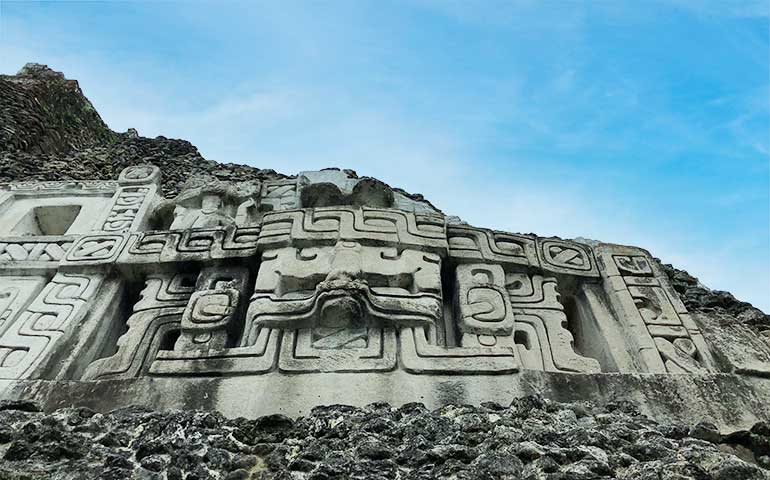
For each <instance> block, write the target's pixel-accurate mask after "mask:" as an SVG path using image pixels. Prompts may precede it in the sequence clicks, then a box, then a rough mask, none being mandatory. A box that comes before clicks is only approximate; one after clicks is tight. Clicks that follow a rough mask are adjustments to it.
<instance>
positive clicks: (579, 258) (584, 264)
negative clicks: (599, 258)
mask: <svg viewBox="0 0 770 480" xmlns="http://www.w3.org/2000/svg"><path fill="white" fill-rule="evenodd" d="M537 255H538V257H539V259H540V265H541V266H542V268H543V270H545V271H548V272H554V273H566V274H570V275H580V276H589V277H598V276H599V272H598V270H597V268H596V262H595V260H594V258H593V253H592V252H591V247H589V246H587V245H582V244H580V243H576V242H568V241H565V240H555V239H547V238H538V239H537Z"/></svg>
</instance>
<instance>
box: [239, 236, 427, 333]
mask: <svg viewBox="0 0 770 480" xmlns="http://www.w3.org/2000/svg"><path fill="white" fill-rule="evenodd" d="M440 316H441V275H440V259H439V257H438V256H437V255H435V254H431V253H425V252H421V251H418V250H409V249H407V250H402V251H400V252H399V251H398V250H397V249H396V248H393V247H372V246H362V245H360V244H359V243H357V242H352V241H339V242H337V244H336V245H335V246H333V247H332V246H327V247H310V248H294V247H287V248H281V249H276V250H268V251H266V252H265V253H264V254H263V257H262V264H261V266H260V270H259V274H258V276H257V282H256V286H255V289H254V295H253V297H252V299H251V305H250V308H249V312H248V314H247V323H248V324H249V325H252V328H256V327H274V328H283V329H296V328H312V327H333V328H361V327H368V328H382V327H396V326H430V325H435V323H436V322H437V320H438V319H439V318H440Z"/></svg>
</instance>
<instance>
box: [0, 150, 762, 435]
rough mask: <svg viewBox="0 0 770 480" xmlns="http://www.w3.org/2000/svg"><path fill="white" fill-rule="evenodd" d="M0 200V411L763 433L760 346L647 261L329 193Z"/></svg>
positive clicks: (278, 187) (292, 182)
mask: <svg viewBox="0 0 770 480" xmlns="http://www.w3.org/2000/svg"><path fill="white" fill-rule="evenodd" d="M161 182H162V171H161V169H160V168H158V166H156V165H152V164H148V163H146V164H136V165H132V166H129V167H127V168H125V169H124V170H123V171H122V172H121V173H120V174H119V176H118V178H116V179H114V180H63V181H17V182H10V183H6V184H2V185H0V397H1V398H5V399H31V400H35V401H38V402H40V403H41V404H42V405H44V406H45V407H46V408H56V407H61V406H68V405H73V404H75V405H83V406H88V407H91V408H94V409H96V410H100V411H106V410H110V409H113V408H117V407H121V406H126V405H131V404H137V403H139V404H145V405H152V406H153V407H155V408H178V409H214V410H218V411H220V412H222V413H224V414H225V415H227V416H239V415H241V416H246V417H256V416H259V415H264V414H270V413H285V414H289V415H298V414H302V413H306V412H308V411H309V410H310V409H311V408H312V407H314V406H316V405H320V404H333V403H345V404H352V405H361V406H363V405H366V404H369V403H372V402H376V401H387V402H390V403H392V404H395V405H398V404H403V403H407V402H411V401H420V402H423V403H425V404H427V405H429V406H434V407H437V406H440V405H444V404H448V403H469V404H479V403H482V402H485V401H499V402H502V403H505V402H509V401H510V399H511V398H515V397H520V396H523V395H527V394H532V393H537V394H541V395H544V396H546V397H549V398H552V399H554V400H559V401H569V400H581V399H586V400H592V401H610V400H616V399H630V400H633V401H634V402H635V403H637V404H639V405H641V406H642V408H643V410H644V411H645V412H646V413H647V414H649V415H651V416H653V417H661V418H666V417H668V416H676V417H677V418H679V419H692V420H693V421H696V420H700V419H702V418H708V419H710V421H712V422H714V423H715V424H716V425H718V426H720V427H722V428H725V429H733V430H734V429H737V428H743V427H747V426H751V425H752V424H754V423H755V422H757V421H760V420H768V419H770V407H768V405H770V343H768V342H767V340H766V337H765V338H764V339H763V338H762V337H761V336H757V335H755V334H753V333H752V332H751V331H750V330H749V329H748V328H746V327H744V326H743V325H732V326H730V325H728V326H724V325H719V324H718V321H716V320H715V317H713V316H711V317H709V316H706V315H702V314H698V313H694V312H688V309H687V308H686V307H685V305H684V304H683V303H682V301H681V299H680V296H679V295H678V293H677V292H676V291H675V290H674V289H673V288H672V285H671V282H670V279H669V276H668V275H667V274H666V273H665V272H664V271H663V270H662V268H661V265H660V264H659V262H658V261H657V260H656V259H654V258H653V257H652V256H651V255H650V253H649V252H647V251H645V250H643V249H640V248H636V247H629V246H622V245H614V244H605V243H599V242H589V241H580V242H578V241H568V240H562V239H559V238H542V237H537V236H534V235H521V234H514V233H508V232H501V231H494V230H489V229H485V228H478V227H473V226H470V225H467V224H465V223H463V222H461V221H459V219H456V218H453V217H448V216H445V215H443V214H442V213H441V212H440V211H439V210H437V209H436V208H434V207H433V206H432V205H431V204H430V203H428V202H427V201H424V200H422V199H421V198H419V197H415V196H410V195H407V194H405V193H404V192H402V191H399V190H394V189H392V188H390V187H389V186H387V185H386V184H384V183H382V182H380V181H378V180H375V179H371V178H359V177H357V176H355V175H352V174H351V173H349V172H346V171H340V170H323V171H316V172H303V173H300V174H299V175H296V176H294V177H286V178H279V179H272V180H263V181H260V180H249V181H238V180H237V179H235V180H233V181H224V180H221V179H219V178H217V177H215V176H211V175H194V176H191V177H190V178H188V179H187V181H186V182H185V183H184V185H183V186H182V188H181V189H180V191H179V192H178V194H177V195H176V196H175V197H173V198H164V197H163V196H162V194H161V191H162V190H161V186H162V184H161Z"/></svg>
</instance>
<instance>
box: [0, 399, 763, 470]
mask: <svg viewBox="0 0 770 480" xmlns="http://www.w3.org/2000/svg"><path fill="white" fill-rule="evenodd" d="M0 408H3V410H2V411H0V441H2V442H3V444H2V446H0V452H2V456H3V460H4V461H3V462H2V463H1V464H0V478H14V479H18V480H22V479H36V478H41V477H45V478H51V479H62V480H63V479H80V478H99V479H105V480H107V479H123V478H142V479H168V480H181V479H187V480H204V479H227V480H244V479H253V480H256V479H287V480H288V479H315V480H321V479H343V478H345V479H403V480H408V479H432V478H445V479H469V480H471V479H473V480H480V479H490V480H492V479H495V480H499V479H511V480H513V479H533V480H534V479H552V480H555V479H565V480H567V479H569V480H573V479H610V478H616V479H650V480H653V479H654V480H658V479H677V480H687V479H692V480H701V479H703V480H705V479H715V480H749V479H751V480H754V479H756V480H761V479H767V478H770V474H769V473H768V471H767V470H763V469H762V468H761V467H760V465H761V466H764V467H765V468H767V467H770V456H769V455H770V425H768V424H767V423H758V424H756V425H754V426H753V428H751V429H750V430H746V431H739V432H735V433H733V434H731V435H721V434H720V433H719V432H718V431H717V430H716V427H715V426H714V425H710V424H707V423H699V424H695V425H686V424H667V425H661V424H659V423H657V422H655V421H653V420H650V419H648V418H646V417H644V416H643V415H640V414H639V413H638V412H637V411H636V410H635V408H634V407H633V406H632V405H630V404H627V403H614V404H608V405H606V406H602V407H598V406H594V405H591V404H590V403H588V402H580V403H568V404H559V403H553V402H549V401H547V400H544V399H542V398H540V397H537V396H533V397H525V398H520V399H517V400H515V401H514V402H513V403H512V404H511V405H510V406H501V405H498V404H494V403H485V404H482V405H480V406H476V407H474V406H468V405H448V406H445V407H442V408H438V409H435V410H432V411H431V410H429V409H427V408H425V406H423V405H422V404H419V403H409V404H405V405H403V406H401V407H398V408H397V407H392V406H390V405H388V404H385V403H375V404H371V405H367V406H365V407H362V408H356V407H350V406H344V405H331V406H325V407H317V408H314V409H313V411H312V412H310V413H309V414H308V415H307V416H304V417H300V418H298V419H296V420H292V419H290V418H288V417H285V416H283V415H269V416H264V417H260V418H257V419H254V420H247V419H244V418H235V419H228V418H225V417H223V416H222V415H220V414H218V413H215V412H202V411H176V412H167V413H159V412H155V411H152V410H148V409H142V408H124V409H120V410H115V411H113V412H110V413H108V414H101V413H97V412H94V411H93V410H90V409H87V408H65V409H61V410H57V411H54V412H52V413H50V414H44V413H41V412H39V411H36V410H37V406H36V405H34V404H29V403H17V404H6V405H4V406H2V407H0Z"/></svg>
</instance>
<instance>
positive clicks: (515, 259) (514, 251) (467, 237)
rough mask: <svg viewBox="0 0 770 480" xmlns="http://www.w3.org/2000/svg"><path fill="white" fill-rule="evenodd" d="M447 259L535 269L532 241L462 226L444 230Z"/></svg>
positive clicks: (532, 239) (526, 238)
mask: <svg viewBox="0 0 770 480" xmlns="http://www.w3.org/2000/svg"><path fill="white" fill-rule="evenodd" d="M447 240H448V244H449V255H450V256H451V257H452V258H453V259H456V260H457V261H459V262H478V261H485V262H488V263H497V264H501V265H508V264H513V265H528V266H529V265H531V266H538V265H539V263H540V262H539V261H538V259H537V253H536V251H535V240H534V238H533V237H528V236H524V235H514V234H511V233H505V232H497V231H494V230H487V229H482V228H474V227H469V226H465V225H451V226H449V227H447Z"/></svg>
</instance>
